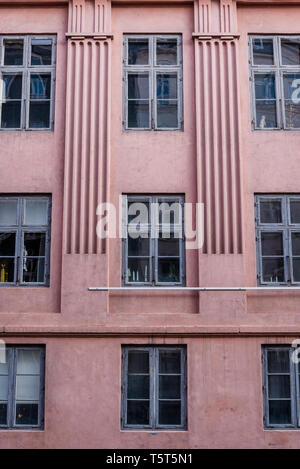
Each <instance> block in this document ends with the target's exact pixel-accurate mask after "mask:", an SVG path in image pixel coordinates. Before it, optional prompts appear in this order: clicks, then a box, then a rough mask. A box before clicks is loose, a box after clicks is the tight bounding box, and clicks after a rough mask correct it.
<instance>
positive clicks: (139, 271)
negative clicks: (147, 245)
mask: <svg viewBox="0 0 300 469" xmlns="http://www.w3.org/2000/svg"><path fill="white" fill-rule="evenodd" d="M150 280H151V279H150V270H149V259H131V258H130V259H128V271H127V281H128V282H149V281H150Z"/></svg>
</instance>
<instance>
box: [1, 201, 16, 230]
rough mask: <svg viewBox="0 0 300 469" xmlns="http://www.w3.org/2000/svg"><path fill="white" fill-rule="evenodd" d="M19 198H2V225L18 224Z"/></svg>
mask: <svg viewBox="0 0 300 469" xmlns="http://www.w3.org/2000/svg"><path fill="white" fill-rule="evenodd" d="M17 206H18V202H17V200H0V225H2V226H5V225H16V224H17Z"/></svg>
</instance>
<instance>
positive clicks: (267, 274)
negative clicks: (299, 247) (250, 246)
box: [262, 258, 285, 283]
mask: <svg viewBox="0 0 300 469" xmlns="http://www.w3.org/2000/svg"><path fill="white" fill-rule="evenodd" d="M262 266H263V281H264V282H275V283H277V282H284V281H285V279H284V262H283V259H282V258H279V259H263V260H262Z"/></svg>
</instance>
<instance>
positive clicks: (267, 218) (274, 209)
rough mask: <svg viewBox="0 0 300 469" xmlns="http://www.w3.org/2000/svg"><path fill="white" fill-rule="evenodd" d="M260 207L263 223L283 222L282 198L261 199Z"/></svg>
mask: <svg viewBox="0 0 300 469" xmlns="http://www.w3.org/2000/svg"><path fill="white" fill-rule="evenodd" d="M259 207H260V222H261V223H282V214H281V200H261V201H260V202H259Z"/></svg>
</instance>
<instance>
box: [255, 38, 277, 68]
mask: <svg viewBox="0 0 300 469" xmlns="http://www.w3.org/2000/svg"><path fill="white" fill-rule="evenodd" d="M253 63H254V64H255V65H273V64H274V51H273V39H253Z"/></svg>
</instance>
